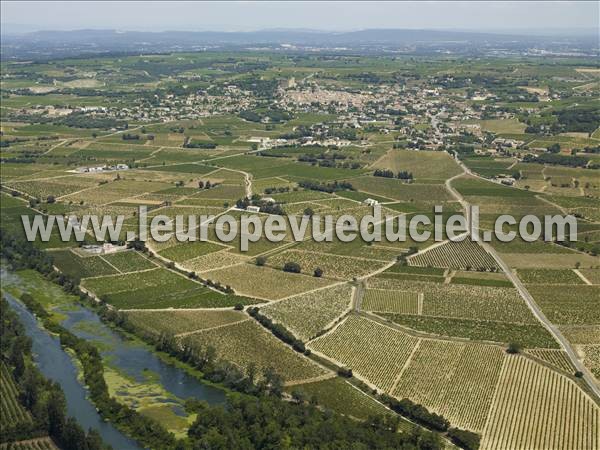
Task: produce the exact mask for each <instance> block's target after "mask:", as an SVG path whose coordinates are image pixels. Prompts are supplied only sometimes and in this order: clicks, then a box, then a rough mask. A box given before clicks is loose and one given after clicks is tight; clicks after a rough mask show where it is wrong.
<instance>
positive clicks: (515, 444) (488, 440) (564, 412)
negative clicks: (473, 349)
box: [481, 356, 600, 450]
mask: <svg viewBox="0 0 600 450" xmlns="http://www.w3.org/2000/svg"><path fill="white" fill-rule="evenodd" d="M599 427H600V407H598V405H597V404H596V403H595V402H594V401H593V400H592V399H591V398H589V397H588V395H587V394H585V393H584V392H583V391H582V390H581V389H580V388H579V387H578V386H577V385H576V384H575V383H574V382H573V381H571V380H570V379H568V378H567V377H565V376H563V375H560V374H558V373H556V372H554V371H553V370H551V369H549V368H547V367H544V366H542V365H540V364H537V363H535V362H533V361H530V360H528V359H526V358H523V357H521V356H507V357H506V358H505V362H504V365H503V367H502V371H501V373H500V381H499V384H498V389H497V391H496V394H495V396H494V401H493V403H492V408H491V411H490V415H489V417H488V421H487V424H486V427H485V429H484V431H483V439H482V443H481V448H483V449H507V448H511V449H539V450H542V449H550V448H553V449H559V448H560V449H573V450H579V449H594V448H598V446H599V445H600V441H599V439H600V436H599V435H598V429H599Z"/></svg>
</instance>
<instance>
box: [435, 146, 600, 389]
mask: <svg viewBox="0 0 600 450" xmlns="http://www.w3.org/2000/svg"><path fill="white" fill-rule="evenodd" d="M455 161H456V163H457V164H458V165H459V166H460V167H461V168H462V169H463V171H464V173H463V174H460V175H457V176H454V177H452V178H449V179H448V180H446V187H447V188H448V190H449V191H450V193H451V194H452V195H453V196H454V197H455V198H456V199H457V200H458V201H459V202H460V204H461V205H462V206H463V208H464V209H465V211H466V219H467V224H468V225H469V226H470V217H469V212H468V211H469V203H468V202H467V201H466V200H465V198H464V197H463V196H462V195H461V194H460V192H458V191H457V190H456V189H454V188H453V187H452V185H451V182H452V180H454V179H455V178H458V177H460V176H462V175H464V174H468V175H472V176H474V177H477V178H481V179H482V180H486V179H485V178H483V177H480V176H479V175H476V174H474V173H472V172H471V171H470V170H469V169H468V168H467V167H466V166H465V165H464V164H463V163H462V161H460V160H459V159H458V158H456V157H455ZM486 181H489V180H486ZM480 243H481V245H482V246H483V248H484V249H485V250H486V251H487V252H488V253H489V254H490V255H492V256H493V257H494V259H495V260H496V262H497V263H498V265H499V266H500V267H501V268H502V270H503V271H504V273H506V276H507V277H508V278H509V279H510V281H511V282H512V283H513V284H514V286H515V287H516V288H517V290H518V291H519V294H520V295H521V297H522V298H523V300H525V302H526V303H527V306H528V307H529V309H530V310H531V311H532V312H533V315H534V316H535V317H536V318H537V319H538V320H539V321H540V322H541V323H542V325H543V326H544V327H545V328H546V329H547V330H548V331H549V332H550V334H552V336H554V338H555V339H556V340H557V341H558V343H559V344H560V345H561V347H562V348H563V350H565V352H566V353H567V355H568V357H569V359H570V360H571V363H573V366H574V367H575V368H576V369H577V370H578V371H580V372H581V373H583V379H584V380H585V382H586V383H587V384H588V386H589V387H590V389H591V390H592V392H594V394H595V395H596V396H597V397H598V398H599V399H600V387H599V386H598V384H596V382H595V379H594V377H593V376H592V374H591V372H590V371H589V370H588V369H587V367H585V365H584V364H583V363H582V362H581V361H580V359H579V358H578V357H577V353H576V352H575V350H574V349H573V347H572V346H571V343H570V342H569V341H568V340H567V338H565V337H564V336H563V334H562V333H561V332H560V330H559V329H558V328H557V327H556V326H555V325H554V324H553V323H552V322H550V320H548V318H547V317H546V315H545V314H544V313H543V312H542V310H541V309H540V307H539V306H538V305H537V303H536V302H535V300H534V299H533V297H532V295H531V294H530V293H529V291H528V290H527V288H525V286H524V285H523V283H521V280H519V278H518V277H517V276H516V275H515V274H514V273H513V271H512V270H511V268H510V267H509V266H508V264H506V263H505V262H504V260H503V259H502V258H501V257H500V255H499V254H498V252H497V251H496V250H495V249H494V248H493V247H492V246H491V245H489V244H488V243H486V242H483V241H480Z"/></svg>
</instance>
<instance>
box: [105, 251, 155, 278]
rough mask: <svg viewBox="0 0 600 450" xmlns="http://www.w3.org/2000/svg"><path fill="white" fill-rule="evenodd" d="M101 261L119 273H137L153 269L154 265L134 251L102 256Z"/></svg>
mask: <svg viewBox="0 0 600 450" xmlns="http://www.w3.org/2000/svg"><path fill="white" fill-rule="evenodd" d="M102 259H103V260H104V261H106V262H107V263H109V264H110V265H111V266H112V267H114V268H116V269H117V270H118V271H119V272H121V273H129V272H139V271H140V270H149V269H155V268H156V264H154V263H153V262H152V261H150V260H149V259H148V258H146V257H145V256H142V255H141V254H139V253H137V252H135V251H124V252H119V253H113V254H112V255H104V256H102Z"/></svg>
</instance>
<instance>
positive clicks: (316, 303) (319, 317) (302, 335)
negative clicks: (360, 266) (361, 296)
mask: <svg viewBox="0 0 600 450" xmlns="http://www.w3.org/2000/svg"><path fill="white" fill-rule="evenodd" d="M352 290H353V288H352V286H350V285H348V284H341V285H337V286H332V287H328V288H325V289H320V290H318V291H314V292H309V293H307V294H300V295H298V296H296V297H291V298H288V299H286V300H281V301H279V302H275V303H272V304H269V305H266V306H264V307H262V308H261V312H262V313H263V314H265V315H266V316H268V317H270V318H271V319H272V320H274V321H276V322H280V323H282V324H283V325H284V326H285V327H286V328H287V329H288V330H290V331H291V332H293V333H294V335H295V336H296V337H297V338H299V339H302V340H308V339H311V338H312V337H314V336H315V335H316V334H317V333H318V332H319V331H321V330H322V329H323V328H325V327H326V326H327V325H329V324H330V323H331V322H333V321H334V320H335V319H337V318H338V317H340V316H341V315H342V314H343V313H344V312H345V311H347V310H349V308H350V302H351V299H352Z"/></svg>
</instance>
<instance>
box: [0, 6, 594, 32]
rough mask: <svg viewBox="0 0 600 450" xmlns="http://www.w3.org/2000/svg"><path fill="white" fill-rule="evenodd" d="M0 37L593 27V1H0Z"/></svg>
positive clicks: (547, 29)
mask: <svg viewBox="0 0 600 450" xmlns="http://www.w3.org/2000/svg"><path fill="white" fill-rule="evenodd" d="M0 5H1V18H2V19H1V20H2V27H3V29H4V32H10V33H13V32H15V31H23V32H27V31H35V30H74V29H90V28H95V29H118V30H130V31H134V30H136V31H165V30H178V31H207V30H210V31H252V30H262V29H273V28H295V29H313V30H329V31H338V30H339V31H341V30H344V31H348V30H358V29H367V28H418V29H455V30H483V31H502V30H511V31H512V30H524V31H534V30H546V31H548V32H553V31H556V32H558V31H560V30H583V29H587V30H588V31H589V30H590V29H598V27H599V21H600V19H599V17H600V16H599V15H600V12H599V2H596V1H583V2H556V1H549V2H546V1H533V2H522V1H515V2H508V1H498V2H494V1H482V2H473V1H465V2H454V1H441V2H411V1H403V2H342V1H337V2H290V1H284V2H274V1H272V2H269V1H266V2H248V1H245V2H233V1H230V2H176V1H157V2H148V1H143V2H142V1H129V2H126V1H123V2H120V1H106V2H98V1H67V2H53V1H40V2H33V1H8V0H2V2H1V3H0Z"/></svg>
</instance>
